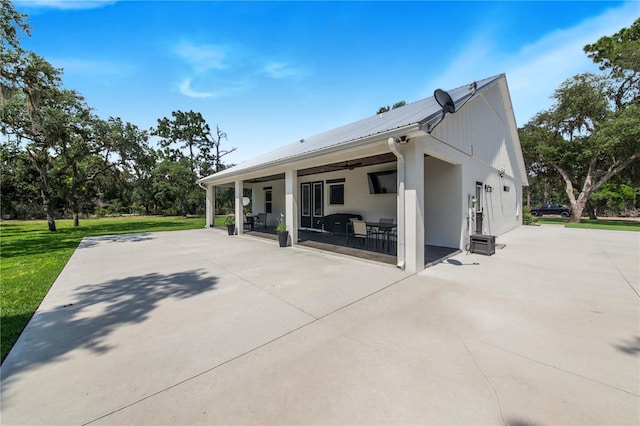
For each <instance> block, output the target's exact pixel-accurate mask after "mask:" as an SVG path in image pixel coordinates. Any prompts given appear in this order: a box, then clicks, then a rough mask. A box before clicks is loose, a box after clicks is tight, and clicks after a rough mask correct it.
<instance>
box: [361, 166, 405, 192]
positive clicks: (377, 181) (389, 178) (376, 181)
mask: <svg viewBox="0 0 640 426" xmlns="http://www.w3.org/2000/svg"><path fill="white" fill-rule="evenodd" d="M367 176H368V178H369V194H395V193H397V192H398V173H397V172H396V171H395V170H387V171H384V172H373V173H367Z"/></svg>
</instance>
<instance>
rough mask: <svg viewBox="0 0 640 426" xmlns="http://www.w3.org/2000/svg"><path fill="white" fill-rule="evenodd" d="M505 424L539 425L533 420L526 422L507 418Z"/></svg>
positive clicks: (514, 425) (510, 425)
mask: <svg viewBox="0 0 640 426" xmlns="http://www.w3.org/2000/svg"><path fill="white" fill-rule="evenodd" d="M504 424H505V426H536V425H538V424H539V423H536V422H532V421H531V420H525V419H514V418H507V419H505V420H504Z"/></svg>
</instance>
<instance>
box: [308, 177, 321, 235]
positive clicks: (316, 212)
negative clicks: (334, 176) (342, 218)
mask: <svg viewBox="0 0 640 426" xmlns="http://www.w3.org/2000/svg"><path fill="white" fill-rule="evenodd" d="M311 185H312V186H313V206H312V210H313V221H312V223H311V227H312V228H314V229H322V217H323V216H324V182H313V183H312V184H311Z"/></svg>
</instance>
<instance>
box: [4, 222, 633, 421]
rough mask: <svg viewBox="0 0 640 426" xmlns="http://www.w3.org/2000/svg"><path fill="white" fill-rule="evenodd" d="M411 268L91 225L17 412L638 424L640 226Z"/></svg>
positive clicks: (8, 372) (548, 238)
mask: <svg viewBox="0 0 640 426" xmlns="http://www.w3.org/2000/svg"><path fill="white" fill-rule="evenodd" d="M498 242H499V243H503V244H506V247H505V248H504V249H501V250H498V251H497V253H496V255H495V256H491V257H486V256H482V255H476V254H465V253H462V254H459V255H457V256H455V257H454V258H452V259H450V260H449V261H447V262H444V263H442V264H439V265H437V266H435V267H432V268H430V269H428V270H426V271H424V272H423V273H421V274H418V275H413V276H409V275H407V274H405V273H403V272H401V271H398V270H396V269H395V268H393V267H391V266H387V265H380V264H373V263H367V262H365V261H361V260H357V259H352V258H345V257H340V256H334V255H332V254H329V253H323V252H316V251H312V250H309V249H303V248H286V249H281V248H278V247H277V243H275V242H273V241H267V240H261V239H256V238H251V237H238V236H234V237H229V236H228V235H225V234H224V233H222V232H219V231H217V230H204V229H203V230H195V231H179V232H166V233H153V234H138V235H131V236H116V237H98V238H90V239H85V240H84V241H83V243H82V244H81V246H80V247H79V248H78V250H77V251H76V252H75V253H74V255H73V257H72V258H71V260H70V261H69V264H68V265H67V266H66V268H65V269H64V271H63V272H62V274H61V275H60V276H59V277H58V279H57V281H56V283H55V284H54V285H53V287H52V289H51V291H50V292H49V294H48V295H47V297H46V298H45V300H44V301H43V303H42V305H41V306H40V308H39V309H38V312H37V313H36V315H35V316H34V318H33V319H32V321H31V322H30V323H29V325H28V327H27V329H26V330H25V332H24V333H23V335H22V336H21V338H20V340H19V341H18V343H17V344H16V346H15V347H14V349H13V350H12V352H11V353H10V354H9V356H8V357H7V359H6V360H5V362H4V363H3V365H2V368H1V369H0V372H1V374H2V419H1V420H2V424H3V425H9V424H66V425H70V424H87V423H92V424H93V423H95V424H210V423H218V424H374V423H375V424H409V423H411V424H636V425H637V424H639V423H640V408H639V407H640V390H639V386H640V358H639V356H640V297H639V295H638V294H639V293H640V267H639V264H640V234H639V233H630V232H609V231H595V230H580V229H564V228H563V227H559V226H540V227H523V228H520V229H518V230H516V231H512V232H511V233H509V234H507V235H504V236H502V237H500V238H499V239H498Z"/></svg>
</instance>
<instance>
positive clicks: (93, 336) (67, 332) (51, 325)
mask: <svg viewBox="0 0 640 426" xmlns="http://www.w3.org/2000/svg"><path fill="white" fill-rule="evenodd" d="M216 283H217V279H216V278H215V277H205V276H204V273H203V271H202V270H194V271H186V272H178V273H175V274H167V275H163V274H157V273H151V274H146V275H141V276H135V277H127V278H124V279H117V280H111V281H107V282H104V283H100V284H92V285H85V286H81V287H79V288H78V289H76V291H74V292H73V293H71V295H70V296H69V299H68V300H67V301H64V302H63V303H61V304H60V305H59V306H56V307H54V308H50V309H43V310H38V311H37V312H36V313H35V314H34V316H33V317H32V318H31V321H30V322H29V324H28V325H27V327H26V328H25V330H24V331H23V333H22V335H21V336H20V339H19V340H18V342H17V343H16V344H15V346H14V347H13V349H12V350H11V352H10V353H9V355H8V356H7V358H6V359H5V360H4V362H3V364H2V367H1V368H0V371H1V374H2V385H3V388H4V389H6V388H7V386H8V385H10V382H11V378H12V377H14V376H16V375H18V374H20V373H22V372H24V371H27V370H29V369H32V368H35V367H38V366H40V365H43V364H46V363H50V362H52V361H55V360H57V359H59V358H61V357H63V356H64V355H66V354H67V353H69V352H71V351H73V350H76V349H86V350H90V351H93V352H95V353H98V354H100V353H105V352H107V351H109V350H110V349H112V347H111V346H110V345H109V344H108V343H107V342H106V340H107V337H108V336H109V335H110V334H111V333H112V332H114V331H115V330H116V329H118V328H120V327H123V326H127V325H130V324H137V323H141V322H143V321H145V320H147V318H148V317H149V313H150V312H151V311H153V310H154V309H155V308H156V307H157V306H158V304H159V303H160V302H161V301H162V300H165V299H171V298H172V299H177V300H180V299H186V298H189V297H193V296H196V295H198V294H200V293H203V292H206V291H208V290H211V289H213V288H214V287H215V285H216ZM79 373H80V372H79ZM5 402H6V401H5Z"/></svg>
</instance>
